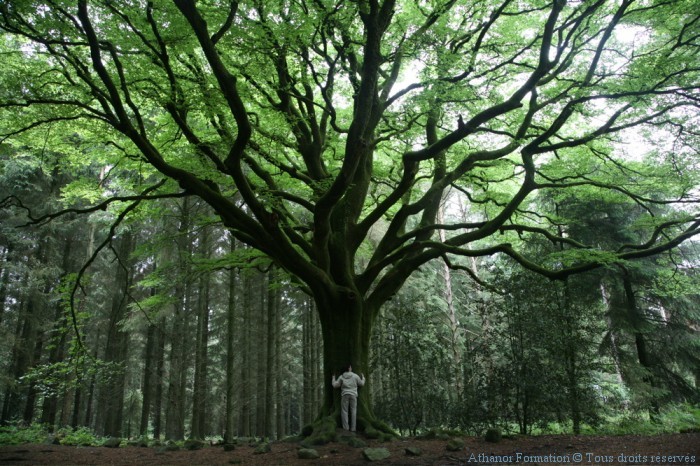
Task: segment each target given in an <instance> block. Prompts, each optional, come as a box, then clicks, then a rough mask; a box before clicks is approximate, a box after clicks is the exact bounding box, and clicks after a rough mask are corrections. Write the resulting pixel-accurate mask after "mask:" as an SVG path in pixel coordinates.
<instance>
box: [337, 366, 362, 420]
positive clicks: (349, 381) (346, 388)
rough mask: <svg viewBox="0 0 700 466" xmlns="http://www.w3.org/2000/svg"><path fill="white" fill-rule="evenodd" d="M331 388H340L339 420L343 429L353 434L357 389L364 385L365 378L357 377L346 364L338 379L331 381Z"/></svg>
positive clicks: (355, 418)
mask: <svg viewBox="0 0 700 466" xmlns="http://www.w3.org/2000/svg"><path fill="white" fill-rule="evenodd" d="M331 384H333V388H340V396H341V403H340V418H341V420H342V421H343V429H345V430H350V431H351V432H355V424H356V422H357V388H358V387H361V386H363V385H364V384H365V376H364V375H362V374H360V375H357V374H355V373H354V372H353V371H352V365H350V364H348V367H347V370H346V371H345V372H343V375H341V376H340V377H339V378H338V379H336V378H335V374H333V378H332V379H331ZM348 408H349V409H350V410H351V411H352V417H351V418H350V427H349V428H348Z"/></svg>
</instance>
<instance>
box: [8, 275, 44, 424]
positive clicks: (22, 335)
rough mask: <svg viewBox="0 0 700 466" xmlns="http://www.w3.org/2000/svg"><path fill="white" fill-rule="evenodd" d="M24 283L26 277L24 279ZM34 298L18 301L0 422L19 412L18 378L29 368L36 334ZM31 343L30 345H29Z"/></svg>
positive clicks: (20, 392)
mask: <svg viewBox="0 0 700 466" xmlns="http://www.w3.org/2000/svg"><path fill="white" fill-rule="evenodd" d="M24 282H25V283H26V278H25V280H24ZM34 309H35V298H33V297H31V296H27V295H26V294H25V297H24V299H23V300H22V302H20V303H19V312H18V317H17V322H16V325H15V332H14V334H15V341H14V344H13V345H12V352H11V354H10V371H9V374H10V376H11V383H10V385H9V386H8V387H7V389H6V391H5V398H4V400H3V405H2V416H1V417H0V423H3V424H4V423H6V422H8V421H11V420H14V419H18V418H19V416H20V413H21V406H22V401H23V399H22V398H23V395H22V391H21V388H20V386H19V382H20V378H21V377H22V376H23V375H24V374H25V373H26V371H27V369H28V368H29V364H30V361H31V357H32V354H33V350H34V343H35V342H34V336H35V335H36V322H35V320H36V316H35V315H34V313H35V311H34ZM30 345H31V346H30Z"/></svg>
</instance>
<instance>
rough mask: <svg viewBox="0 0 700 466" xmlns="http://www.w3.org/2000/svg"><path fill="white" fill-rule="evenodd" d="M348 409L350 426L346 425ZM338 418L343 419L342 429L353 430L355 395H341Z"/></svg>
mask: <svg viewBox="0 0 700 466" xmlns="http://www.w3.org/2000/svg"><path fill="white" fill-rule="evenodd" d="M348 409H349V410H350V426H348ZM340 420H341V421H343V429H345V430H350V431H352V432H355V424H356V422H357V397H356V396H355V395H343V398H342V400H341V402H340Z"/></svg>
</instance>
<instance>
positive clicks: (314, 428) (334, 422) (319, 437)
mask: <svg viewBox="0 0 700 466" xmlns="http://www.w3.org/2000/svg"><path fill="white" fill-rule="evenodd" d="M338 427H339V416H336V415H328V416H323V417H320V418H318V419H317V420H316V421H314V422H313V423H311V424H308V425H306V426H304V428H303V429H302V431H301V434H302V436H303V437H305V438H304V440H303V441H302V445H304V446H312V445H325V444H327V443H330V442H337V441H339V438H338ZM357 427H358V431H359V432H360V433H361V434H362V435H363V436H364V437H366V438H368V439H378V440H381V441H382V442H388V441H391V440H393V439H395V438H396V437H398V435H397V434H396V432H394V430H392V429H391V427H389V426H388V425H387V424H386V423H384V422H381V421H378V420H376V419H366V418H362V417H359V418H358V419H357ZM348 434H350V433H349V432H348Z"/></svg>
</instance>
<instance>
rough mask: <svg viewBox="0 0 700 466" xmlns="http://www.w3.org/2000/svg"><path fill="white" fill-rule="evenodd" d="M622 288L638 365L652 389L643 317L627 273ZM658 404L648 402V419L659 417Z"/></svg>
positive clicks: (652, 373) (652, 367) (654, 385)
mask: <svg viewBox="0 0 700 466" xmlns="http://www.w3.org/2000/svg"><path fill="white" fill-rule="evenodd" d="M623 286H624V290H625V304H626V305H627V312H628V316H629V318H630V321H631V322H632V324H633V326H634V343H635V347H636V349H637V358H638V360H639V364H640V365H641V366H642V367H643V368H644V369H645V370H646V371H647V375H646V376H645V377H644V381H645V382H646V383H648V384H649V386H651V387H652V388H655V387H656V383H655V381H654V364H653V362H652V360H651V356H650V355H649V352H648V350H647V345H646V340H645V338H644V333H643V329H642V327H643V325H644V320H645V319H644V316H643V315H641V311H640V309H639V308H638V307H637V299H636V297H635V294H634V288H633V286H632V278H631V277H630V275H629V272H628V271H626V270H625V271H624V273H623ZM659 410H660V406H659V402H658V400H656V399H655V398H652V399H651V400H650V406H649V417H650V418H651V419H652V420H655V419H656V418H657V417H658V415H659Z"/></svg>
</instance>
